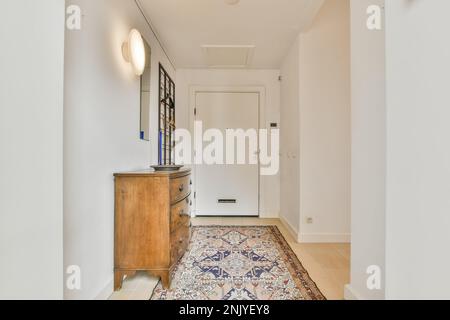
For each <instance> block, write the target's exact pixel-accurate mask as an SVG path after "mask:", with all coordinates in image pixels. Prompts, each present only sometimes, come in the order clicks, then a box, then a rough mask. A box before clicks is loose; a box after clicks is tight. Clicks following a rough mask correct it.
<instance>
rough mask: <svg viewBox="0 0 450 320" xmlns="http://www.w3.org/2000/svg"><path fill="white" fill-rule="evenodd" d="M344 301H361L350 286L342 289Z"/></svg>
mask: <svg viewBox="0 0 450 320" xmlns="http://www.w3.org/2000/svg"><path fill="white" fill-rule="evenodd" d="M344 299H345V300H348V301H352V300H363V299H362V297H361V296H360V295H359V294H358V293H357V292H356V291H355V290H354V289H353V287H352V286H351V285H350V284H347V285H346V286H345V287H344Z"/></svg>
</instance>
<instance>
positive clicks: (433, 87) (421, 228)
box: [386, 0, 450, 299]
mask: <svg viewBox="0 0 450 320" xmlns="http://www.w3.org/2000/svg"><path fill="white" fill-rule="evenodd" d="M449 12H450V2H449V1H447V0H435V1H386V70H387V74H386V88H387V92H386V94H387V96H386V101H387V102H386V105H387V182H386V185H387V190H386V194H387V199H386V208H387V209H386V210H387V214H386V297H387V298H388V299H450V290H449V288H450V276H449V270H450V254H448V252H449V244H450V232H449V230H450V197H449V190H450V148H449V146H450V143H449V137H450V125H449V119H450V108H449V106H450V95H449V83H450V43H449V41H448V35H449V32H448V31H449V30H450V20H449V18H448V13H449Z"/></svg>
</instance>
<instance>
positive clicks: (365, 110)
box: [346, 0, 386, 299]
mask: <svg viewBox="0 0 450 320" xmlns="http://www.w3.org/2000/svg"><path fill="white" fill-rule="evenodd" d="M369 5H379V6H383V5H384V0H376V1H374V0H352V1H351V36H352V253H351V284H350V285H349V286H348V287H347V290H346V297H347V298H348V299H355V298H359V299H383V298H384V271H385V182H386V181H385V180H386V178H385V177H386V107H385V32H384V29H383V30H379V31H370V30H369V29H368V28H367V27H366V20H367V14H366V10H367V7H368V6H369ZM372 265H376V266H379V267H380V268H381V272H382V274H381V275H382V277H383V280H382V288H381V290H369V289H368V288H367V284H366V282H367V278H368V274H367V273H366V271H367V268H368V267H369V266H372Z"/></svg>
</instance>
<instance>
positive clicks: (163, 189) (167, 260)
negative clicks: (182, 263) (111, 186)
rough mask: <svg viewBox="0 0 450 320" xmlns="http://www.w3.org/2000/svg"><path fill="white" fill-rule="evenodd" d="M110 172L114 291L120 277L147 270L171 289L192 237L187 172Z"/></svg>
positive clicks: (189, 171) (190, 203)
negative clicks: (112, 203)
mask: <svg viewBox="0 0 450 320" xmlns="http://www.w3.org/2000/svg"><path fill="white" fill-rule="evenodd" d="M114 176H115V236H114V237H115V239H114V245H115V246H114V289H115V290H116V291H117V290H120V289H121V287H122V281H123V278H124V276H133V275H134V274H135V273H136V272H137V271H147V272H148V273H149V274H152V275H154V276H157V277H161V283H162V285H163V287H164V288H170V285H171V280H172V279H171V274H172V271H173V269H174V267H175V266H176V264H177V263H178V261H179V260H180V259H181V258H182V257H183V255H184V253H185V252H186V250H187V248H188V245H189V241H190V237H191V220H190V207H191V205H192V201H191V184H192V181H191V170H190V169H182V170H180V171H177V172H154V171H153V170H147V171H142V172H130V173H117V174H115V175H114Z"/></svg>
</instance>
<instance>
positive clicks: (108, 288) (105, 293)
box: [94, 279, 114, 300]
mask: <svg viewBox="0 0 450 320" xmlns="http://www.w3.org/2000/svg"><path fill="white" fill-rule="evenodd" d="M113 292H114V280H113V279H111V280H110V281H108V283H107V284H106V285H105V287H104V288H103V289H102V290H101V291H100V293H99V294H98V295H97V296H96V297H95V299H94V300H108V299H109V297H111V295H112V294H113Z"/></svg>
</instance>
